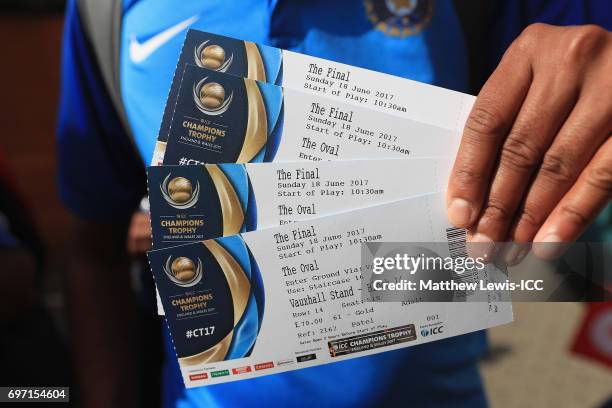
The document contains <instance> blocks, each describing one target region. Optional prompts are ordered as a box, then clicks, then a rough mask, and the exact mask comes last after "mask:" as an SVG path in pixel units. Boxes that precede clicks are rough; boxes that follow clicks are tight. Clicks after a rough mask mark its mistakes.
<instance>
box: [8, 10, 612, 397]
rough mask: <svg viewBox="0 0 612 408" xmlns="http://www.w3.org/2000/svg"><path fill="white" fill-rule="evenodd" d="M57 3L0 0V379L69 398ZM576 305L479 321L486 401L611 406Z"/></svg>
mask: <svg viewBox="0 0 612 408" xmlns="http://www.w3.org/2000/svg"><path fill="white" fill-rule="evenodd" d="M62 10H63V1H61V0H27V1H26V0H18V1H17V0H15V1H7V0H2V1H1V2H0V38H2V39H3V42H2V45H1V46H0V47H1V52H2V61H3V63H2V64H0V78H2V84H3V86H2V88H3V95H4V96H3V97H2V98H1V99H0V180H1V181H2V183H1V184H0V189H2V190H3V192H2V195H3V198H4V204H3V207H2V208H1V209H0V216H1V217H0V224H2V223H4V224H6V223H7V222H10V223H12V224H13V225H12V227H13V229H14V230H16V231H19V237H20V238H21V239H20V241H21V242H22V243H25V244H24V245H23V246H24V247H25V249H24V250H23V251H21V253H20V254H18V255H16V254H14V253H10V254H9V253H7V251H6V250H1V251H0V260H2V263H1V264H3V265H4V264H6V263H5V261H6V262H9V264H10V263H11V262H13V263H15V264H16V265H20V267H19V268H17V269H14V270H20V271H23V273H20V274H19V276H11V277H10V279H12V280H14V281H15V282H17V283H19V284H21V285H22V287H23V288H26V290H24V291H23V292H21V293H17V294H16V293H15V292H17V291H15V290H14V288H13V289H11V290H7V287H6V286H5V287H4V291H3V290H2V288H0V293H1V294H2V296H0V302H1V304H2V306H3V310H2V311H1V312H0V319H2V320H3V322H2V326H1V327H2V330H3V332H1V333H0V341H1V342H2V343H0V385H2V386H6V385H40V386H45V385H47V386H49V385H58V386H60V385H61V386H66V385H68V386H71V387H72V392H73V395H74V399H73V404H71V405H75V406H78V390H77V388H76V384H75V381H74V376H73V375H72V370H71V366H72V365H71V354H70V347H69V345H68V344H67V331H66V330H67V329H66V325H65V319H64V318H63V316H64V303H63V297H62V280H61V276H62V268H63V266H64V262H63V260H64V259H65V256H64V254H65V253H66V251H69V250H70V248H69V247H67V243H66V239H67V229H66V225H67V222H68V219H69V215H68V213H67V212H66V210H65V209H64V208H63V207H62V205H61V203H60V201H59V199H58V194H57V187H56V155H55V125H56V109H57V101H58V89H59V68H60V40H61V31H62V22H63V15H62ZM9 218H10V219H9ZM9 258H10V259H9ZM0 274H2V271H1V270H0ZM21 275H23V276H21ZM5 278H6V277H4V276H2V280H0V282H6V281H5ZM0 285H3V284H2V283H0ZM29 288H33V289H32V290H30V289H29ZM587 312H588V307H587V306H586V305H583V304H573V303H563V304H561V303H559V304H543V303H539V304H529V303H523V304H516V307H515V322H514V323H513V324H510V325H506V326H504V327H499V328H495V329H492V330H490V331H489V337H490V340H491V350H490V352H489V355H488V356H487V357H486V358H485V359H484V360H483V361H482V363H481V367H482V375H483V378H484V381H485V384H486V387H487V390H488V395H489V399H490V402H491V405H492V406H493V407H527V406H529V407H532V406H537V407H603V406H612V403H611V402H610V401H611V398H612V369H611V368H612V366H611V365H610V362H609V361H610V360H608V364H606V362H605V359H597V356H596V355H595V354H596V353H589V352H588V350H589V347H588V345H587V346H585V341H586V342H587V343H588V339H587V340H584V338H583V337H581V338H579V334H580V329H581V327H582V325H583V322H584V319H585V317H586V316H587ZM143 319H144V320H148V319H149V320H151V321H152V322H149V324H145V325H143V327H144V329H143V330H148V329H147V327H153V328H151V329H150V330H156V327H158V326H156V322H155V319H156V317H155V316H148V317H143ZM610 330H611V332H610V336H612V329H610ZM149 338H151V337H149ZM150 347H151V349H152V350H153V352H152V353H151V354H149V355H150V356H151V357H152V358H151V360H152V361H153V362H149V363H148V364H149V366H148V367H146V369H145V370H143V372H148V373H149V375H148V376H144V375H143V379H142V381H143V382H145V384H146V385H148V386H145V387H143V388H144V389H147V390H148V396H147V398H146V400H147V401H149V402H150V403H151V405H150V406H155V401H157V398H159V396H158V395H157V394H156V391H157V390H159V378H157V377H158V375H159V374H158V373H159V371H156V370H155V369H153V370H151V367H153V368H155V367H157V365H156V362H155V360H156V359H161V348H159V347H158V345H151V346H150ZM572 349H575V350H578V351H582V354H580V353H577V352H575V351H572ZM584 350H587V351H586V352H585V351H584ZM587 354H590V355H591V356H594V357H596V358H588V357H587V356H586V355H587ZM606 404H607V405H606Z"/></svg>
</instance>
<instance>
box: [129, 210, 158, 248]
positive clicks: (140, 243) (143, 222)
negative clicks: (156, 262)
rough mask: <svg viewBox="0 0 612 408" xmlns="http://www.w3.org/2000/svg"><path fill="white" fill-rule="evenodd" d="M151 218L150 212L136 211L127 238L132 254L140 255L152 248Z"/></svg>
mask: <svg viewBox="0 0 612 408" xmlns="http://www.w3.org/2000/svg"><path fill="white" fill-rule="evenodd" d="M151 246H152V242H151V219H150V215H149V213H144V212H138V213H135V214H134V215H133V217H132V220H131V222H130V228H129V230H128V239H127V251H128V254H130V255H131V256H140V255H142V254H144V253H145V252H146V251H148V250H150V249H151Z"/></svg>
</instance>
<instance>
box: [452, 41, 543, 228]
mask: <svg viewBox="0 0 612 408" xmlns="http://www.w3.org/2000/svg"><path fill="white" fill-rule="evenodd" d="M531 80H532V71H531V65H530V61H529V60H528V59H527V58H526V57H524V56H523V55H522V54H521V53H519V51H518V50H516V47H511V48H510V49H509V50H508V51H507V52H506V55H504V58H502V61H501V62H500V64H499V66H498V68H497V69H496V70H495V72H494V73H493V74H492V75H491V77H490V78H489V80H488V81H487V83H486V84H485V85H484V87H483V88H482V91H481V92H480V94H479V95H478V99H477V100H476V103H475V104H474V107H473V108H472V111H471V113H470V115H469V117H468V120H467V121H466V124H465V128H464V131H463V137H462V139H461V144H460V146H459V151H458V154H457V159H456V161H455V164H454V166H453V169H452V172H451V177H450V180H449V185H448V193H447V206H448V217H449V220H450V221H451V222H452V223H453V224H454V225H455V226H457V227H467V226H470V225H472V224H473V223H474V222H475V221H476V218H477V216H478V214H479V213H480V210H481V208H482V201H483V199H484V196H485V194H486V192H487V189H488V185H489V181H490V179H491V175H492V172H493V168H494V165H495V162H496V160H497V152H498V149H499V146H500V144H501V142H502V141H503V140H504V138H505V137H506V135H507V133H508V131H509V129H510V127H511V125H512V123H513V122H514V119H515V117H516V115H517V114H518V111H519V109H520V107H521V105H522V103H523V100H524V98H525V96H526V95H527V91H528V89H529V87H530V84H531Z"/></svg>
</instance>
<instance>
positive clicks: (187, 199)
mask: <svg viewBox="0 0 612 408" xmlns="http://www.w3.org/2000/svg"><path fill="white" fill-rule="evenodd" d="M170 177H171V174H170V173H168V175H167V176H166V178H164V181H163V182H162V183H161V185H160V186H159V187H160V189H161V193H162V197H164V200H166V202H167V203H168V204H169V205H170V206H171V207H174V208H176V209H177V210H186V209H187V208H191V207H193V206H194V205H195V203H197V201H198V198H199V197H200V182H197V183H196V186H195V188H194V187H193V185H192V183H191V181H189V180H188V179H186V178H185V177H174V178H173V179H170Z"/></svg>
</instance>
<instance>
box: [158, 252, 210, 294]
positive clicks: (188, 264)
mask: <svg viewBox="0 0 612 408" xmlns="http://www.w3.org/2000/svg"><path fill="white" fill-rule="evenodd" d="M164 272H165V273H166V275H167V276H168V278H170V280H171V281H172V282H174V283H175V284H176V285H178V286H182V287H190V286H194V285H196V284H197V283H198V282H200V279H202V261H201V260H200V259H199V258H198V264H197V265H196V264H195V263H194V262H193V261H192V260H191V259H189V258H187V257H184V256H181V257H178V258H176V259H174V260H172V255H170V256H169V257H168V259H167V260H166V264H165V265H164Z"/></svg>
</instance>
